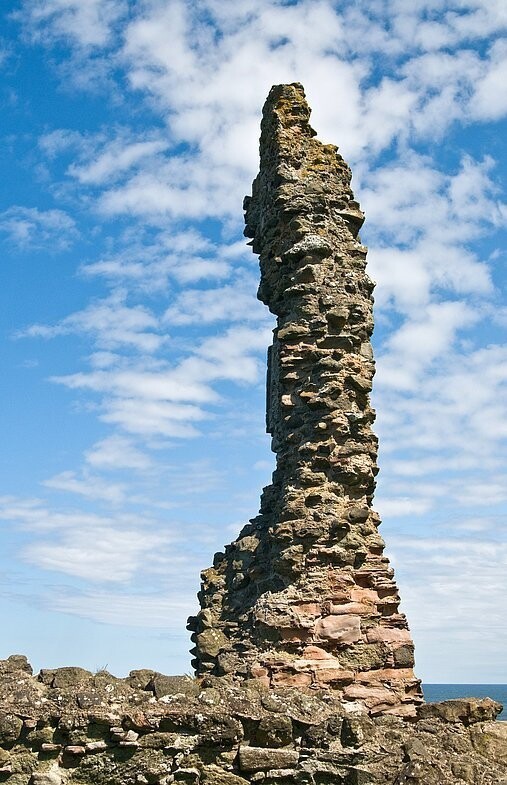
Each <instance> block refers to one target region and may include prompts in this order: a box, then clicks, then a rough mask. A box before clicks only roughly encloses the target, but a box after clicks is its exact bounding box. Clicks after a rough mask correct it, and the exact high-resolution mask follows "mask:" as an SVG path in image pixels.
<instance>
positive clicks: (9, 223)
mask: <svg viewBox="0 0 507 785" xmlns="http://www.w3.org/2000/svg"><path fill="white" fill-rule="evenodd" d="M0 233H3V234H4V235H5V237H6V238H7V239H8V240H9V242H10V243H12V244H13V245H15V246H18V247H19V248H22V249H24V248H44V249H46V250H57V251H62V250H64V249H65V248H68V247H69V246H70V245H71V244H72V243H73V241H74V240H75V239H76V238H77V237H78V230H77V228H76V224H75V221H74V219H73V218H71V216H70V215H68V214H67V213H65V212H63V210H39V209H38V208H36V207H23V206H20V205H18V206H13V207H9V208H8V209H7V210H4V212H3V213H0Z"/></svg>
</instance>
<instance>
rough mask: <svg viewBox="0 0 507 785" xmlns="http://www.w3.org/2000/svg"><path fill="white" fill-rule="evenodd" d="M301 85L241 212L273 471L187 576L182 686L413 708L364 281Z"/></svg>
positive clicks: (287, 90)
mask: <svg viewBox="0 0 507 785" xmlns="http://www.w3.org/2000/svg"><path fill="white" fill-rule="evenodd" d="M309 116H310V109H309V107H308V104H307V103H306V100H305V96H304V91H303V88H302V87H301V85H299V84H292V85H279V86H276V87H273V88H272V90H271V92H270V94H269V96H268V99H267V101H266V104H265V107H264V112H263V120H262V126H261V140H260V171H259V174H258V176H257V177H256V179H255V180H254V183H253V187H252V196H251V197H246V199H245V210H246V215H245V221H246V228H245V234H246V235H247V237H250V238H252V240H251V245H252V248H253V251H254V252H255V253H257V254H259V261H260V268H261V282H260V286H259V298H260V299H261V300H262V301H263V302H264V303H265V304H266V305H267V306H268V308H269V309H270V311H272V313H274V314H275V315H276V316H277V327H276V329H275V330H274V336H273V345H272V346H271V347H270V349H269V353H268V389H267V417H266V421H267V429H268V431H269V432H270V433H271V435H272V446H273V450H274V451H275V452H276V455H277V468H276V470H275V472H274V474H273V482H272V485H270V486H268V487H267V488H265V489H264V492H263V494H262V499H261V508H260V514H259V515H258V516H257V517H256V518H254V519H253V520H252V521H251V522H250V524H248V525H247V526H245V528H244V529H243V531H242V532H241V533H240V535H239V537H238V539H237V540H236V541H235V542H234V543H232V544H231V545H228V546H227V547H226V548H225V553H220V554H216V556H215V560H214V565H213V567H212V568H210V569H208V570H205V571H204V572H203V573H202V589H201V592H200V594H199V599H200V603H201V611H200V613H199V614H198V615H197V617H193V618H192V619H190V621H189V628H190V629H192V630H193V635H192V640H193V641H194V642H195V648H194V650H193V653H194V654H195V659H194V663H193V664H194V666H195V668H196V670H197V673H198V674H201V675H204V674H207V673H211V674H216V675H230V676H231V677H232V678H252V677H253V678H257V679H260V680H261V681H262V682H263V683H264V684H266V685H268V686H272V687H273V686H284V685H287V686H300V687H314V688H316V687H331V688H333V689H335V690H340V691H341V692H342V695H343V698H344V699H345V700H347V701H350V702H355V701H359V702H360V703H362V704H364V705H366V706H367V707H368V708H369V709H370V710H371V712H372V713H385V712H387V713H396V714H401V715H404V716H411V715H412V714H413V713H414V712H415V706H416V705H417V704H418V703H420V701H421V692H420V686H419V681H418V680H417V679H416V678H415V677H414V674H413V672H412V670H411V668H412V665H413V644H412V641H411V637H410V633H409V631H408V627H407V622H406V619H405V617H404V615H403V614H400V613H399V612H398V604H399V597H398V592H397V587H396V584H395V583H394V581H393V571H392V570H391V568H390V567H389V563H388V560H387V558H386V557H385V556H383V549H384V543H383V540H382V538H381V537H380V535H379V533H378V525H379V523H380V521H379V517H378V515H377V514H376V513H375V512H373V510H372V508H371V504H372V499H373V493H374V488H375V475H376V474H377V471H378V469H377V465H376V457H377V439H376V437H375V435H374V434H373V432H372V430H371V426H372V423H373V420H374V416H375V415H374V411H373V410H372V408H371V407H370V402H369V392H370V390H371V387H372V379H373V375H374V370H375V364H374V361H373V352H372V349H371V344H370V336H371V333H372V329H373V316H372V306H373V298H372V290H373V286H374V284H373V282H372V281H371V280H370V279H369V278H368V275H367V274H366V272H365V265H366V248H365V247H364V246H363V245H361V242H360V240H359V237H358V231H359V229H360V227H361V225H362V222H363V214H362V212H361V210H360V209H359V205H358V203H357V202H356V201H355V200H354V196H353V193H352V191H351V189H350V179H351V173H350V169H349V167H348V166H347V164H346V163H345V162H344V160H343V159H342V158H341V156H340V155H339V154H338V153H337V148H336V147H335V146H334V145H324V144H322V143H321V142H319V141H318V140H317V139H315V132H314V131H313V129H312V128H311V126H310V125H309Z"/></svg>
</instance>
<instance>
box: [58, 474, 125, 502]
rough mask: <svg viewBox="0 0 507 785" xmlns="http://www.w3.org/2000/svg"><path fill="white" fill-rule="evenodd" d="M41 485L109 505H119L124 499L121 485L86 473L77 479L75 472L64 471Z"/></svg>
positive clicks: (123, 490)
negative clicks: (98, 500)
mask: <svg viewBox="0 0 507 785" xmlns="http://www.w3.org/2000/svg"><path fill="white" fill-rule="evenodd" d="M42 484H43V485H44V486H45V487H46V488H54V489H55V490H57V491H65V492H67V493H77V494H79V495H81V496H85V497H86V498H88V499H100V500H102V501H106V502H109V503H111V504H121V503H122V502H123V501H125V498H126V497H125V486H124V485H123V484H120V483H111V482H109V481H105V480H103V479H102V478H101V477H97V476H94V475H91V474H88V473H85V474H84V475H83V476H81V477H79V476H78V475H77V474H76V472H72V471H65V472H61V473H60V474H56V475H55V476H54V477H51V478H49V479H48V480H44V481H43V483H42Z"/></svg>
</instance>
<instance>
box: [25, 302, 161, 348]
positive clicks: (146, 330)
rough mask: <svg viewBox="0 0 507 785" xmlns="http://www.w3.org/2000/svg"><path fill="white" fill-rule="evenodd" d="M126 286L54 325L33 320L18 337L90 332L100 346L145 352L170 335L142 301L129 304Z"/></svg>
mask: <svg viewBox="0 0 507 785" xmlns="http://www.w3.org/2000/svg"><path fill="white" fill-rule="evenodd" d="M126 297H127V294H126V292H125V291H124V290H116V291H113V292H112V293H111V295H110V296H109V297H107V298H105V299H103V300H96V301H95V302H92V303H91V304H90V305H88V306H87V307H86V308H85V309H84V310H82V311H76V312H75V313H73V314H71V315H70V316H67V317H65V318H64V319H62V320H61V321H60V322H58V323H57V324H54V325H44V324H33V325H31V326H30V327H27V328H25V329H24V330H23V331H21V332H20V333H18V337H25V338H26V337H30V338H38V337H40V338H55V337H56V336H58V335H69V334H78V335H79V334H81V333H84V334H88V335H91V336H92V338H93V339H94V340H95V342H96V344H97V346H98V347H101V348H104V349H116V348H118V347H121V346H127V347H133V348H135V349H137V350H139V351H142V352H148V353H149V352H153V351H155V350H157V349H158V348H160V346H161V345H162V344H163V343H164V341H165V340H166V336H163V335H158V334H157V333H156V332H155V331H156V330H158V321H157V319H156V317H155V316H154V315H153V314H152V313H150V311H149V310H148V309H147V308H146V307H144V306H141V305H136V306H128V305H127V304H126Z"/></svg>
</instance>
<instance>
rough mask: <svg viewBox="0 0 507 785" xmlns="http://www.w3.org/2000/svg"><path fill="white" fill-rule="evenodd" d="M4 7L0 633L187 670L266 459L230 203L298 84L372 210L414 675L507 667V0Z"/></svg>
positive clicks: (38, 1)
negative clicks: (202, 593)
mask: <svg viewBox="0 0 507 785" xmlns="http://www.w3.org/2000/svg"><path fill="white" fill-rule="evenodd" d="M3 9H4V10H3V12H2V13H3V16H2V24H1V27H0V31H1V32H0V69H1V75H2V79H1V86H0V101H1V104H2V106H1V114H2V126H1V135H2V145H1V152H0V166H1V169H2V176H1V178H0V245H1V258H2V264H1V266H0V276H1V280H0V283H1V287H0V292H1V298H2V303H1V310H0V340H1V342H2V387H1V395H2V402H1V412H2V417H1V442H0V443H1V444H2V452H1V466H2V473H1V477H2V480H1V487H0V497H1V498H0V521H1V526H0V538H1V540H0V542H1V545H0V611H1V614H2V619H3V625H2V628H3V634H2V639H1V643H0V657H1V656H7V655H8V654H10V653H13V652H22V653H26V654H27V655H28V656H29V658H30V659H31V661H32V662H33V664H34V666H35V667H37V668H40V667H55V666H59V665H65V664H77V665H81V666H83V667H88V668H90V669H96V668H100V667H104V666H106V667H108V668H109V669H110V670H111V671H113V672H115V673H117V674H118V675H122V674H124V673H126V672H128V671H129V670H130V669H132V668H137V667H151V668H155V669H157V670H161V671H163V672H166V673H178V672H188V671H189V670H190V665H189V657H188V655H187V649H188V648H189V642H188V638H187V633H186V631H185V618H186V616H187V615H189V614H190V613H192V612H193V611H194V610H195V599H194V597H195V594H196V591H197V589H198V580H199V577H198V576H199V571H200V569H202V568H205V567H207V566H208V565H209V564H210V562H211V558H212V555H213V553H214V551H216V550H220V549H221V548H222V546H223V545H224V544H225V543H226V542H229V541H230V540H231V539H233V537H234V536H235V534H236V532H237V531H238V530H239V528H240V526H241V525H242V524H243V523H244V522H246V521H247V520H248V518H250V517H253V516H254V515H255V514H256V512H257V509H258V500H259V494H260V490H261V488H262V486H263V485H266V484H267V483H268V482H269V480H270V474H271V471H272V468H273V457H272V455H271V452H270V448H269V440H268V437H267V436H266V435H265V433H264V366H265V352H266V347H267V345H268V343H269V341H270V334H271V329H272V327H273V324H272V320H271V317H270V316H269V315H268V314H267V313H266V311H265V309H264V307H263V306H262V305H260V303H258V302H257V301H256V299H255V293H256V288H257V279H258V270H257V260H256V257H255V256H254V255H253V254H251V252H250V249H249V248H248V247H246V246H245V242H244V240H243V237H242V228H243V227H242V211H241V204H242V198H243V196H244V195H245V194H247V193H249V191H250V185H251V180H252V178H253V177H254V176H255V174H256V170H257V166H258V162H257V145H258V135H259V121H260V112H261V108H262V104H263V101H264V99H265V97H266V95H267V93H268V91H269V88H270V86H271V85H272V84H276V83H280V82H287V81H295V80H298V81H301V82H303V84H304V86H305V89H306V92H307V96H308V99H309V102H310V105H311V106H312V109H313V115H312V121H313V125H314V127H315V128H316V129H317V131H318V134H319V138H321V139H322V140H323V141H327V142H333V143H336V144H338V145H339V146H340V150H341V152H342V154H343V155H344V157H345V158H346V160H347V161H348V162H349V163H350V165H351V166H352V169H353V173H354V179H353V186H354V190H355V193H356V197H357V198H358V200H359V201H360V203H361V205H362V207H363V209H364V210H365V212H366V216H367V220H366V224H365V227H364V230H363V232H362V239H363V241H364V242H366V243H367V244H368V245H369V248H370V252H369V265H370V268H369V271H370V275H371V276H372V277H373V278H374V279H375V280H376V281H377V289H376V331H375V336H374V343H375V351H376V357H377V368H378V370H377V376H376V381H375V390H374V404H375V406H376V408H377V412H378V419H377V425H376V430H377V433H378V435H379V437H380V440H381V451H380V467H381V472H380V475H379V482H378V490H377V497H376V507H377V508H378V509H379V511H380V513H381V515H382V517H383V521H384V522H383V527H382V533H383V535H384V537H385V539H386V540H387V544H388V552H389V555H390V557H391V558H392V561H393V564H394V566H395V568H396V572H397V578H398V582H399V584H400V587H401V592H402V598H403V606H404V610H405V611H406V612H407V614H408V616H409V621H410V624H411V628H412V631H413V635H414V638H415V641H416V655H417V672H418V674H419V676H421V677H422V678H423V679H424V680H425V681H428V682H431V681H443V682H446V681H450V682H451V681H456V682H460V681H465V682H466V681H468V682H507V671H506V665H505V662H506V658H505V651H506V649H507V624H506V618H505V601H504V598H505V596H506V595H507V540H506V517H507V483H506V468H505V467H506V465H507V395H506V388H507V348H506V345H505V338H506V329H507V297H506V294H505V284H506V281H507V261H506V255H505V250H504V249H505V217H506V214H507V208H506V206H505V192H504V185H503V184H504V182H505V172H506V163H505V161H506V158H505V139H506V137H507V133H506V119H505V118H506V114H507V93H506V91H505V84H506V83H507V42H506V39H505V31H506V28H507V6H506V5H505V3H504V0H488V2H486V0H413V1H412V2H410V3H407V2H405V0H357V1H356V2H354V3H347V2H330V0H306V1H305V0H300V2H275V1H274V0H236V2H234V3H224V2H223V1H222V2H219V1H218V0H198V1H197V2H193V3H188V2H187V3H183V2H178V1H177V0H163V2H157V1H156V0H146V1H145V2H141V1H133V0H132V1H131V2H129V1H128V0H86V2H85V0H26V1H25V2H12V3H9V2H7V3H4V4H3Z"/></svg>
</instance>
